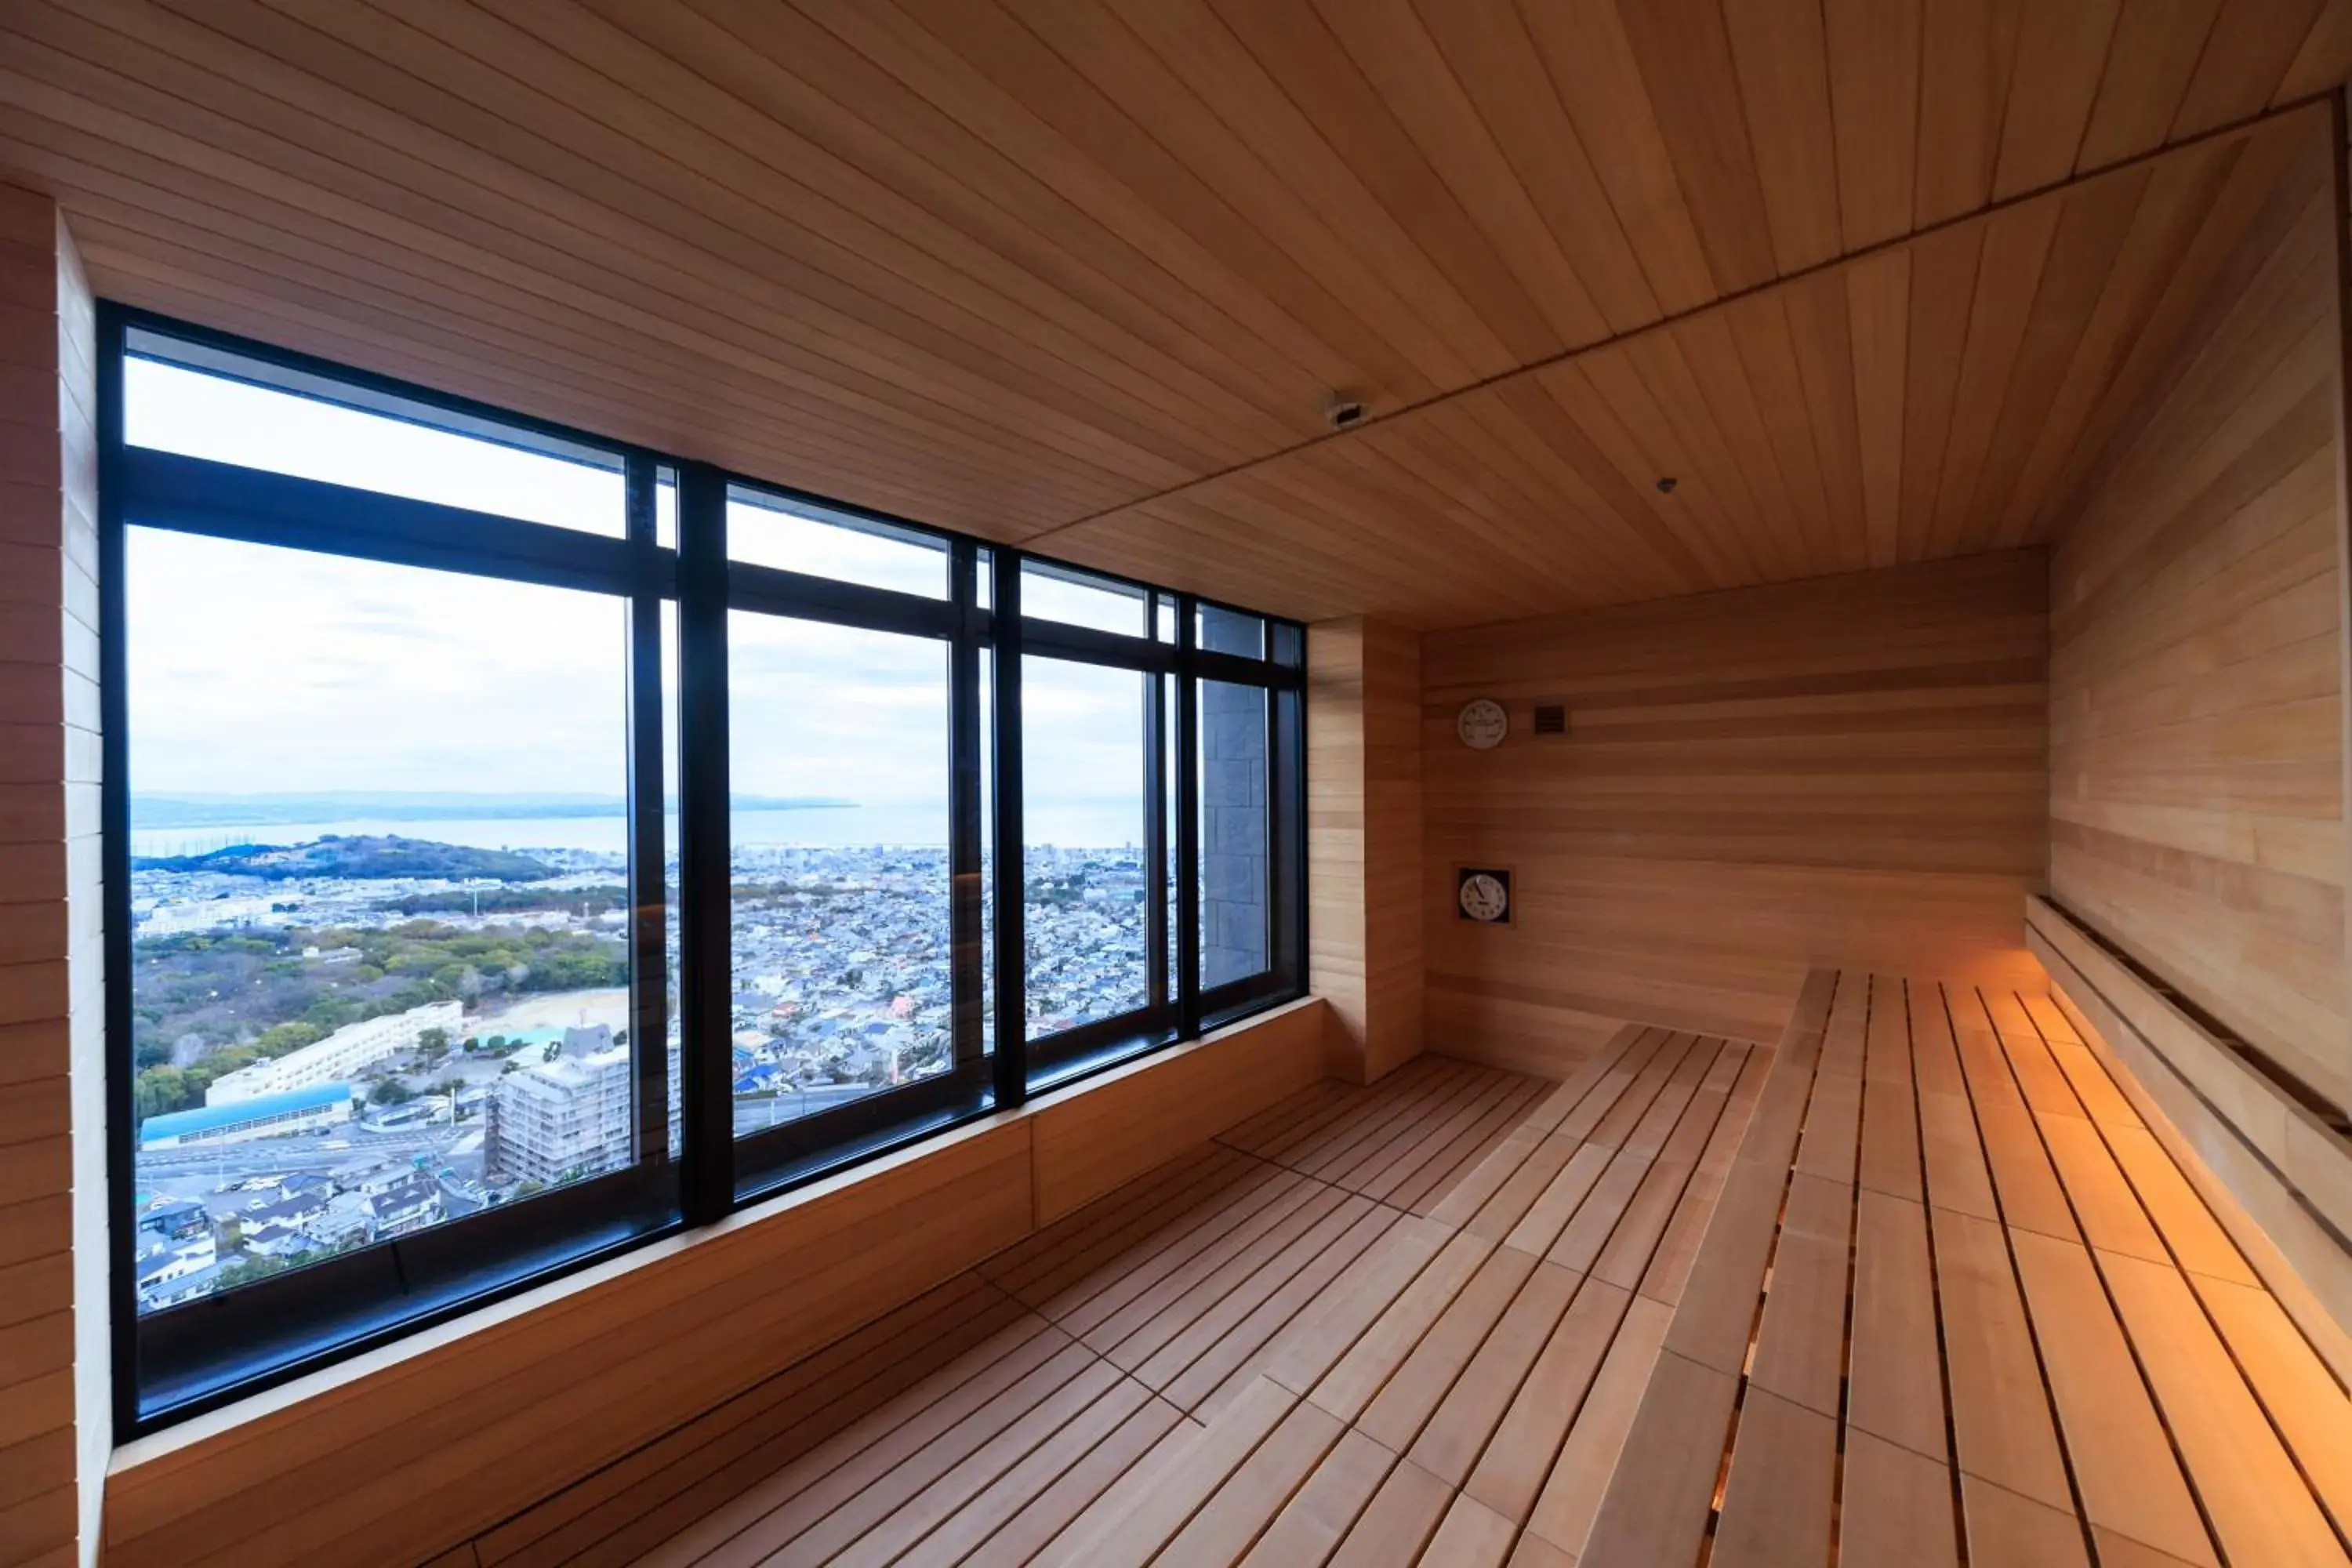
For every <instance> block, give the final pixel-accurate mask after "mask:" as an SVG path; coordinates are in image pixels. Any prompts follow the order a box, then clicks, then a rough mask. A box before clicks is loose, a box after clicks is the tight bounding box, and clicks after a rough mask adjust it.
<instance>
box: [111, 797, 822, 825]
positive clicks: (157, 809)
mask: <svg viewBox="0 0 2352 1568" xmlns="http://www.w3.org/2000/svg"><path fill="white" fill-rule="evenodd" d="M667 804H668V805H669V807H670V809H672V810H676V809H677V803H676V802H675V801H672V802H669V803H667ZM732 804H733V805H734V808H735V809H736V810H737V811H814V810H821V809H824V808H827V807H835V806H845V805H856V804H857V803H856V802H855V801H851V800H843V799H840V798H839V797H837V796H834V795H736V796H735V797H734V799H733V802H732ZM627 809H628V803H627V802H625V801H624V800H623V799H622V798H621V797H620V796H619V795H473V794H466V793H462V792H459V791H455V790H322V791H320V792H319V793H318V794H315V795H136V796H133V797H132V799H131V824H132V826H137V827H142V828H151V827H268V826H279V825H281V824H286V823H331V822H465V821H472V822H497V821H506V820H512V819H516V818H530V819H533V820H538V821H547V820H552V819H557V818H563V817H581V816H621V815H622V814H623V813H625V811H626V810H627Z"/></svg>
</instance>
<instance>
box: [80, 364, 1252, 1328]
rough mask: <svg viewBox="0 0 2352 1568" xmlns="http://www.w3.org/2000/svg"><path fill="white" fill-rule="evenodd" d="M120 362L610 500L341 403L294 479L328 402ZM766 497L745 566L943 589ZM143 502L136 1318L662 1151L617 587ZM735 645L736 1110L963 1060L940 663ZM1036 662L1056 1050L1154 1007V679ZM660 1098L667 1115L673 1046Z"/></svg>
mask: <svg viewBox="0 0 2352 1568" xmlns="http://www.w3.org/2000/svg"><path fill="white" fill-rule="evenodd" d="M127 370H128V372H129V374H128V383H129V385H128V392H127V397H126V403H127V410H126V412H127V414H128V416H129V431H130V437H131V440H132V441H134V442H136V443H142V444H146V445H154V446H168V447H173V449H177V450H182V451H185V452H188V453H190V454H191V455H195V456H204V457H214V458H220V459H221V460H226V461H234V462H238V463H240V464H243V465H245V466H248V467H264V468H267V467H273V466H274V467H281V468H285V469H287V470H288V471H299V472H300V473H303V474H305V475H308V476H310V477H314V478H320V479H328V480H331V481H334V480H340V481H341V482H346V483H353V484H362V485H366V486H369V487H371V488H394V487H391V486H388V485H383V484H379V482H378V481H379V478H380V477H381V476H380V474H379V472H378V470H379V469H380V468H382V455H381V453H380V452H378V451H376V450H375V448H374V447H373V442H374V441H375V440H376V439H377V438H378V437H380V436H381V435H382V433H383V432H382V429H381V428H380V427H383V426H393V427H395V428H396V429H397V430H398V431H399V432H400V438H401V440H402V441H403V442H404V443H405V445H404V447H403V448H402V450H403V455H404V469H403V474H404V477H403V479H402V480H401V484H402V485H403V486H405V487H406V489H408V490H409V491H410V492H411V493H417V492H418V491H419V490H420V489H421V490H422V492H423V493H425V494H426V495H427V496H428V497H429V499H436V500H448V499H451V498H450V497H449V496H448V495H447V494H446V493H444V492H446V490H447V489H448V485H447V483H446V482H443V481H433V480H431V479H429V477H428V478H426V479H419V478H418V477H417V476H418V474H419V473H420V472H423V471H425V470H429V469H430V468H432V467H433V465H434V464H435V463H436V462H443V463H446V464H449V465H452V466H454V467H456V468H458V469H459V470H461V471H462V473H463V475H464V479H465V483H466V484H467V486H468V487H469V489H468V490H467V499H466V500H464V502H463V504H466V505H468V506H470V507H472V508H474V509H475V510H489V511H497V512H502V513H504V514H506V515H510V516H517V517H522V518H526V519H530V520H532V521H550V522H566V521H570V522H571V523H572V524H573V525H576V526H581V527H583V528H590V529H595V530H598V531H604V509H605V508H607V507H609V508H611V509H613V512H614V516H617V511H618V508H619V505H620V484H619V479H618V476H617V475H614V474H607V473H601V472H583V465H581V464H578V463H574V462H570V461H565V460H563V459H562V458H555V457H550V456H545V455H542V454H537V453H528V452H519V451H516V450H513V449H510V448H504V447H493V448H492V449H491V450H490V451H489V452H488V455H487V456H486V455H485V453H484V452H483V451H482V450H481V448H484V447H488V446H489V444H488V443H485V442H482V441H479V440H477V439H475V438H473V437H467V436H461V435H457V434H454V433H449V432H444V431H436V430H430V429H421V428H420V427H418V426H414V425H409V424H403V423H401V422H399V421H394V420H389V419H385V418H383V416H376V415H372V414H367V413H362V412H357V411H352V410H346V409H331V410H330V411H329V412H330V414H331V417H328V418H324V419H320V418H316V417H312V416H310V415H308V414H306V415H305V416H303V417H302V418H301V419H300V420H298V421H296V422H294V423H293V424H291V425H289V426H287V428H288V429H289V431H292V432H295V433H296V435H298V436H299V442H300V445H301V450H300V452H299V462H298V461H297V460H296V457H295V455H290V454H289V455H288V456H287V458H286V460H285V461H284V462H283V463H278V462H277V461H276V460H275V455H274V454H273V452H272V451H271V450H270V448H269V447H268V443H267V442H266V441H260V440H258V439H257V437H256V429H257V426H258V427H266V426H267V419H268V416H269V413H270V406H271V400H273V399H274V400H276V401H277V402H278V403H282V404H286V405H293V406H294V407H296V408H299V409H306V410H308V409H313V408H315V407H316V405H312V404H310V402H309V401H308V400H305V399H301V398H298V397H294V396H291V395H288V394H285V393H278V392H271V391H268V390H262V389H256V388H252V387H248V386H242V385H240V386H237V387H236V388H235V391H236V396H235V397H234V398H233V399H231V400H230V402H231V404H232V405H233V406H232V407H230V408H229V409H228V410H227V412H226V414H225V413H224V409H223V406H222V405H221V404H220V402H219V401H218V400H217V397H216V394H217V391H218V388H219V387H220V385H221V384H220V383H217V382H216V381H215V380H214V379H213V378H210V377H207V376H203V375H199V374H194V373H192V372H188V371H184V370H181V369H178V368H175V367H169V366H163V365H156V364H152V363H146V362H142V361H138V360H132V361H131V362H129V364H128V366H127ZM290 438H292V437H289V439H290ZM551 497H555V498H558V500H560V502H561V505H560V506H559V505H558V504H557V501H556V500H551V499H550V498H551ZM551 509H552V510H551ZM769 510H771V511H773V509H769ZM729 512H730V516H729V523H730V538H731V539H734V540H739V541H749V542H750V545H749V547H748V548H739V549H737V550H736V551H735V552H734V553H736V554H737V555H738V558H739V559H751V560H754V561H756V562H759V563H766V564H774V565H780V566H785V567H788V568H789V569H792V570H794V571H800V572H805V573H814V574H825V575H833V576H836V577H839V578H841V579H843V580H845V581H852V582H862V583H866V584H869V585H872V586H879V587H888V588H896V589H898V590H900V591H903V592H910V593H922V594H927V595H938V594H940V593H941V592H942V591H943V589H942V584H943V583H944V555H943V552H940V551H939V550H937V549H936V548H932V547H929V546H916V545H910V544H908V543H907V542H903V541H896V540H890V539H887V538H878V537H875V536H873V535H872V534H870V533H862V532H859V531H856V530H852V529H846V528H834V527H830V526H828V525H827V524H826V523H824V521H821V520H815V521H813V520H811V519H810V518H807V517H803V516H782V515H771V516H762V515H761V509H760V508H758V507H754V506H751V505H747V504H740V503H733V504H730V509H729ZM131 522H132V523H133V525H134V526H132V527H131V528H130V529H129V530H128V533H127V542H126V570H125V574H124V575H125V583H124V594H125V623H126V629H127V638H126V641H127V649H126V685H125V689H126V700H127V710H128V711H127V717H128V721H129V722H128V729H129V733H130V741H129V774H130V779H131V799H130V825H131V845H130V849H131V857H132V859H131V919H132V932H131V1007H132V1015H133V1039H132V1042H131V1052H132V1062H131V1069H132V1073H133V1079H132V1085H133V1087H132V1102H133V1109H134V1113H135V1116H136V1118H137V1131H136V1133H135V1137H134V1148H135V1155H134V1169H133V1182H134V1188H135V1192H134V1198H133V1206H134V1211H135V1215H136V1224H137V1239H136V1243H135V1249H134V1250H135V1253H136V1259H137V1262H136V1268H137V1298H138V1302H139V1306H140V1309H141V1310H142V1311H148V1310H155V1309H158V1308H161V1307H164V1306H168V1305H171V1304H173V1303H176V1302H181V1301H185V1300H193V1299H195V1298H197V1297H201V1296H205V1295H207V1294H210V1293H213V1292H215V1291H218V1290H222V1289H228V1288H231V1287H234V1286H236V1285H237V1284H240V1283H243V1282H246V1281H248V1280H252V1279H259V1278H262V1277H264V1276H266V1275H270V1274H276V1273H280V1272H283V1271H285V1270H288V1269H291V1268H299V1267H301V1266H303V1265H305V1264H308V1263H310V1262H313V1261H316V1260H318V1259H320V1258H326V1257H330V1256H333V1255H335V1254H337V1253H340V1252H343V1251H348V1250H351V1249H353V1248H356V1247H364V1246H368V1245H370V1244H373V1243H375V1242H379V1241H382V1240H383V1239H385V1238H387V1237H396V1236H399V1235H402V1234H404V1233H406V1232H408V1231H412V1230H416V1229H421V1228H424V1227H426V1226H434V1225H437V1224H441V1223H444V1222H446V1221H449V1220H454V1219H457V1218H459V1217H462V1216H464V1215H469V1214H473V1213H475V1212H478V1211H479V1210H482V1209H485V1208H488V1207H495V1206H499V1205H510V1204H516V1203H520V1202H525V1201H528V1200H529V1199H530V1198H531V1197H533V1196H535V1195H537V1194H541V1193H543V1192H546V1191H549V1190H551V1189H553V1188H557V1187H561V1186H562V1185H565V1184H570V1183H573V1182H577V1181H580V1180H583V1179H584V1178H588V1177H591V1176H594V1175H596V1174H599V1173H604V1172H608V1171H612V1170H615V1169H618V1168H620V1167H622V1166H624V1165H625V1164H627V1163H630V1162H632V1161H635V1160H637V1159H640V1158H643V1157H647V1156H649V1155H657V1154H658V1153H659V1152H660V1151H658V1150H655V1151H647V1150H643V1149H640V1148H639V1147H638V1132H637V1126H638V1121H637V1117H636V1114H635V1110H636V1096H637V1092H638V1088H637V1086H638V1083H639V1076H638V1072H637V1069H636V1067H635V1050H634V1047H635V1042H634V1041H633V1040H632V1038H631V1035H630V1022H631V1018H632V1008H631V984H632V980H633V976H632V974H631V965H630V958H629V954H630V942H629V937H630V921H631V910H630V907H629V895H628V888H629V885H630V875H629V873H630V867H629V861H628V842H629V839H628V819H627V817H626V816H625V798H626V789H627V763H628V756H629V742H628V721H627V712H628V702H627V694H628V670H627V647H628V642H627V614H628V612H627V606H626V602H625V599H623V598H621V597H618V596H616V595H610V594H604V593H594V592H585V591H578V590H572V589H560V588H553V587H542V586H537V585H532V584H521V583H516V582H510V581H504V580H499V579H493V578H488V577H477V576H470V575H467V574H460V573H454V572H443V571H432V570H426V569H424V568H421V567H411V566H396V565H390V564H383V563H374V562H369V561H362V560H357V559H348V558H343V557H338V556H332V555H323V554H315V553H310V552H300V551H294V550H289V549H280V548H276V547H272V546H268V545H262V544H254V543H246V542H234V541H228V540H219V539H212V538H205V537H200V536H194V535H188V534H181V533H175V532H169V531H161V530H155V529H148V528H142V527H138V526H135V525H136V522H137V519H136V518H135V517H133V518H132V519H131ZM614 531H616V530H614ZM1074 618H1075V617H1074ZM1137 629H1138V630H1140V629H1141V627H1140V625H1139V626H1138V628H1137ZM728 636H729V665H730V668H729V676H730V773H731V775H732V777H731V786H732V791H731V793H732V801H731V807H732V809H731V811H730V830H731V840H732V842H731V864H730V871H731V879H732V882H733V919H732V922H731V939H732V952H731V954H730V975H731V985H730V992H731V999H732V1002H731V1029H732V1038H731V1041H730V1047H731V1050H730V1058H731V1066H730V1072H731V1085H732V1090H733V1099H734V1106H735V1129H736V1131H737V1133H738V1134H739V1135H741V1134H745V1133H751V1132H755V1131H761V1130H762V1129H765V1128H768V1127H772V1126H775V1125H778V1124H780V1123H782V1122H785V1121H792V1120H794V1119H797V1118H800V1117H804V1116H810V1115H814V1114H817V1113H820V1112H822V1111H824V1110H830V1109H833V1108H835V1107H837V1106H841V1105H844V1104H846V1103H848V1102H850V1101H853V1100H859V1099H862V1098H864V1097H866V1096H870V1095H874V1094H877V1093H882V1092H886V1091H887V1090H889V1089H893V1088H896V1087H899V1086H903V1085H908V1084H911V1083H916V1082H919V1081H920V1080H922V1079H926V1078H929V1077H931V1076H934V1075H936V1074H939V1073H940V1072H942V1071H944V1070H946V1069H947V1068H949V1067H950V1065H952V1059H953V1052H954V1045H953V1038H952V1028H951V1016H952V1007H951V1004H950V990H951V975H950V935H949V929H950V916H949V910H950V871H949V858H948V857H949V848H948V834H949V816H950V814H949V804H948V782H949V765H948V729H949V706H950V701H949V680H948V672H949V658H948V651H947V645H946V644H944V643H942V642H940V641H939V640H936V639H933V638H927V637H915V636H909V635H905V634H899V633H890V632H883V631H875V630H862V629H856V628H848V627H842V626H831V625H825V624H819V623H815V622H810V621H803V620H795V619H791V618H789V617H785V616H772V615H767V614H762V613H752V612H747V611H737V612H734V613H732V614H730V616H729V634H728ZM666 658H667V655H666ZM1025 663H1026V668H1025V670H1024V689H1023V707H1024V730H1025V732H1026V740H1025V765H1024V825H1025V830H1026V831H1025V837H1026V838H1027V849H1026V855H1025V857H1024V859H1025V865H1024V911H1025V924H1026V933H1025V934H1026V946H1027V953H1028V963H1027V973H1028V991H1027V1012H1028V1020H1027V1024H1028V1028H1027V1033H1028V1035H1029V1036H1030V1037H1041V1036H1045V1035H1049V1034H1051V1033H1054V1032H1055V1031H1057V1030H1059V1029H1063V1028H1067V1027H1074V1026H1079V1025H1082V1024H1086V1023H1089V1022H1093V1021H1095V1020H1098V1019H1102V1018H1106V1017H1110V1016H1116V1015H1118V1014H1120V1013H1124V1012H1127V1011H1129V1010H1132V1009H1134V1008H1137V1007H1140V1006H1142V1005H1144V1004H1145V1002H1146V1000H1147V995H1146V992H1147V989H1148V981H1147V957H1146V942H1147V930H1148V910H1147V899H1148V898H1149V897H1150V896H1152V894H1151V891H1150V889H1149V888H1148V887H1147V879H1146V877H1145V874H1144V831H1143V829H1144V817H1143V813H1144V810H1145V804H1144V803H1145V796H1144V776H1145V775H1144V768H1145V762H1144V758H1145V755H1146V746H1145V730H1144V719H1143V712H1144V710H1143V704H1144V703H1145V701H1146V700H1150V694H1151V693H1152V692H1153V691H1154V689H1155V684H1156V683H1155V679H1154V678H1151V677H1148V676H1145V675H1142V674H1139V673H1137V672H1135V671H1130V670H1119V669H1113V668H1101V667H1095V666H1087V665H1081V664H1073V663H1066V662H1063V661H1057V660H1050V659H1045V658H1031V659H1029V660H1027V661H1025ZM665 676H666V681H667V682H674V679H675V676H674V671H673V670H671V669H668V668H666V670H665ZM667 709H668V711H669V713H670V715H671V716H672V718H673V719H674V718H675V714H676V697H675V691H674V689H672V690H671V692H670V693H669V695H668V697H667ZM1259 711H1261V712H1262V711H1263V708H1262V707H1261V708H1260V710H1259ZM671 744H672V746H673V748H674V745H675V741H674V739H673V740H672V742H671ZM670 778H671V781H672V783H671V787H672V789H673V790H674V789H675V780H676V772H675V762H674V761H673V763H672V764H671V772H670ZM1254 787H1255V790H1256V792H1257V794H1256V796H1255V809H1256V810H1257V811H1258V813H1259V814H1260V815H1261V816H1262V815H1263V802H1264V784H1263V780H1262V779H1261V780H1260V781H1259V782H1258V783H1257V784H1255V786H1254ZM674 807H675V803H674V797H673V802H672V811H671V814H670V820H669V823H668V831H667V834H666V836H665V841H666V844H667V860H668V864H667V866H666V867H665V868H664V873H665V874H664V878H663V881H664V883H665V885H666V886H667V888H668V889H669V897H670V900H671V901H670V948H669V951H670V954H671V965H672V974H671V980H672V988H671V992H670V997H671V1005H669V1006H668V1008H667V1016H668V1018H669V1020H670V1023H669V1029H670V1038H669V1040H668V1041H667V1042H665V1044H666V1045H667V1047H668V1054H669V1056H670V1058H671V1060H672V1062H673V1064H674V1063H675V1060H676V1051H677V1006H676V1005H675V995H676V992H675V984H676V958H677V945H676V943H677V904H676V896H677V875H678V867H677V854H678V844H679V839H678V833H677V818H676V816H675V808H674ZM1160 896H1162V897H1164V896H1166V887H1165V884H1164V882H1163V883H1161V885H1160ZM1262 945H1263V944H1262V943H1261V948H1262ZM671 1086H672V1099H673V1114H672V1116H671V1118H670V1119H669V1121H670V1126H671V1128H672V1129H673V1131H672V1136H673V1138H674V1137H675V1136H676V1132H675V1129H676V1127H677V1118H676V1114H675V1103H676V1093H677V1073H676V1068H675V1066H674V1065H673V1067H672V1069H671Z"/></svg>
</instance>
